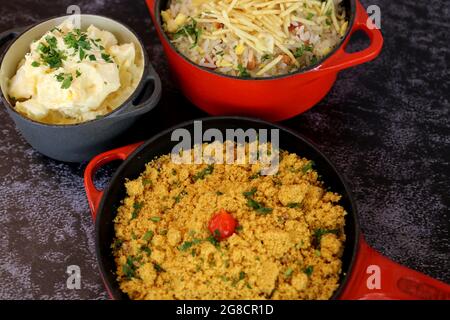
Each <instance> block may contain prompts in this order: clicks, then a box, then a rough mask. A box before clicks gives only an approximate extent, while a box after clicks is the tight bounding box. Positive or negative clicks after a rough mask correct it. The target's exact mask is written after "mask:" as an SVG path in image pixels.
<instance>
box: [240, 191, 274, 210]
mask: <svg viewBox="0 0 450 320" xmlns="http://www.w3.org/2000/svg"><path fill="white" fill-rule="evenodd" d="M255 193H256V188H253V189H251V190H250V191H247V192H244V193H243V195H244V197H245V198H246V199H247V206H249V207H250V208H252V209H253V210H255V211H256V212H257V213H259V214H263V215H264V214H269V213H271V212H272V211H273V209H272V208H266V207H264V205H263V204H262V203H260V202H258V201H256V200H255V199H253V196H254V195H255Z"/></svg>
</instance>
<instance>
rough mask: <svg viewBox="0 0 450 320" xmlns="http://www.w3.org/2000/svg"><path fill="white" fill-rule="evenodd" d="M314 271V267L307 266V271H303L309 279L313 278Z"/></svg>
mask: <svg viewBox="0 0 450 320" xmlns="http://www.w3.org/2000/svg"><path fill="white" fill-rule="evenodd" d="M313 271H314V267H313V266H307V267H306V268H305V269H303V272H304V273H305V274H306V275H307V276H308V277H311V275H312V273H313Z"/></svg>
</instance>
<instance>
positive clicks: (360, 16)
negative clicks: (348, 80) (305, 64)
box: [316, 0, 383, 72]
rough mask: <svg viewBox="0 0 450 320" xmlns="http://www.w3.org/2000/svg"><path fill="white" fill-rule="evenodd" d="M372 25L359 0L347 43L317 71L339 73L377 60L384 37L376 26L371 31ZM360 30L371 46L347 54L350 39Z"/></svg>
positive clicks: (357, 0)
mask: <svg viewBox="0 0 450 320" xmlns="http://www.w3.org/2000/svg"><path fill="white" fill-rule="evenodd" d="M371 24H372V22H371V20H369V16H368V15H367V12H366V10H365V9H364V7H363V5H362V4H361V3H360V2H359V0H356V15H355V22H354V24H353V28H352V30H350V34H349V36H348V37H347V40H346V42H345V43H344V45H343V46H341V48H340V49H339V50H338V51H337V52H335V53H334V54H333V55H332V56H331V57H329V58H328V59H327V60H325V62H324V63H323V64H322V65H321V66H319V67H318V68H317V69H316V70H317V71H320V72H337V71H340V70H343V69H347V68H350V67H353V66H356V65H359V64H362V63H365V62H367V61H370V60H373V59H375V58H376V57H377V56H378V55H379V54H380V52H381V48H382V47H383V36H382V35H381V31H380V30H379V29H377V28H375V26H373V29H370V28H369V26H368V25H371ZM359 30H361V31H363V32H364V33H365V34H366V35H367V36H368V37H369V40H370V45H369V46H368V47H367V48H366V49H364V50H362V51H359V52H354V53H347V52H346V51H345V48H346V46H347V44H348V42H349V40H350V38H351V37H352V35H353V34H354V33H355V32H356V31H359Z"/></svg>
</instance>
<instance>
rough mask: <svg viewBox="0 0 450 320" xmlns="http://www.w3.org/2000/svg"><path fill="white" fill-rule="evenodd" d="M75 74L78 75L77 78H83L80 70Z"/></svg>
mask: <svg viewBox="0 0 450 320" xmlns="http://www.w3.org/2000/svg"><path fill="white" fill-rule="evenodd" d="M75 74H76V76H77V78H78V77H80V76H81V72H80V71H79V70H77V71H76V73H75Z"/></svg>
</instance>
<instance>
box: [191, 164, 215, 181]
mask: <svg viewBox="0 0 450 320" xmlns="http://www.w3.org/2000/svg"><path fill="white" fill-rule="evenodd" d="M213 171H214V166H213V165H212V164H210V165H208V166H207V167H206V168H205V169H203V170H201V171H200V172H198V173H197V174H195V175H194V176H193V177H192V179H194V181H197V180H203V179H205V177H206V176H207V175H209V174H212V173H213Z"/></svg>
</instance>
